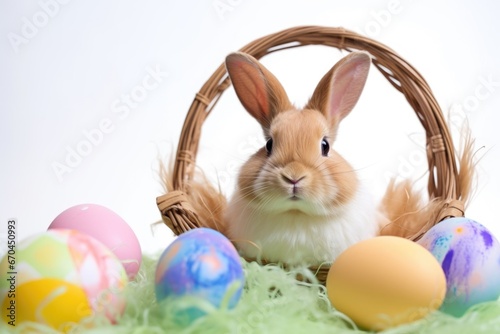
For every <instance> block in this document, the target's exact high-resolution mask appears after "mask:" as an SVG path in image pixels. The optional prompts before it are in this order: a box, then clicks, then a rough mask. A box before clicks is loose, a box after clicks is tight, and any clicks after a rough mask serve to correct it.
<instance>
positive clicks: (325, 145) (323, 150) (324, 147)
mask: <svg viewBox="0 0 500 334" xmlns="http://www.w3.org/2000/svg"><path fill="white" fill-rule="evenodd" d="M329 151H330V144H328V141H327V140H326V138H323V140H322V141H321V154H323V156H324V157H327V156H328V152H329Z"/></svg>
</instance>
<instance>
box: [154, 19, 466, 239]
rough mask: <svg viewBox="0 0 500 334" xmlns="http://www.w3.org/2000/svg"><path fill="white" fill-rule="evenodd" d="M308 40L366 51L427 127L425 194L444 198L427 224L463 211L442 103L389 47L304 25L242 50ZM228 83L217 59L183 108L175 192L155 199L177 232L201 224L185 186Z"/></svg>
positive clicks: (257, 51)
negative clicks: (206, 125)
mask: <svg viewBox="0 0 500 334" xmlns="http://www.w3.org/2000/svg"><path fill="white" fill-rule="evenodd" d="M306 45H326V46H331V47H335V48H338V49H339V50H346V51H354V50H364V51H367V52H369V53H370V54H371V56H372V63H373V65H374V66H375V67H376V68H377V69H378V70H379V71H380V72H381V73H382V74H383V75H384V77H385V78H386V79H387V80H388V81H389V82H390V83H391V84H392V86H394V87H395V88H396V89H397V90H398V91H400V92H401V93H402V94H403V95H404V96H405V98H406V100H407V101H408V103H409V104H410V105H411V107H412V108H413V110H414V111H415V113H416V114H417V118H418V119H419V121H420V123H421V124H422V126H423V127H424V129H425V132H426V143H427V144H426V148H427V159H428V168H429V180H428V185H427V190H428V193H429V198H430V199H434V198H440V199H444V200H445V204H444V206H443V207H442V209H441V211H440V212H439V213H438V214H437V218H436V221H435V222H430V224H431V225H430V226H433V225H434V224H437V223H438V222H440V221H441V220H443V219H445V218H447V217H455V216H463V214H464V205H463V203H462V201H461V200H460V199H461V197H462V194H461V189H460V186H459V183H458V182H457V180H458V168H457V164H456V157H455V151H454V146H453V142H452V138H451V135H450V133H449V131H448V127H447V125H446V121H445V119H444V116H443V113H442V111H441V108H440V107H439V104H438V103H437V101H436V99H435V97H434V96H433V94H432V91H431V89H430V88H429V85H428V84H427V82H426V81H425V80H424V78H423V77H422V76H421V75H420V73H418V71H417V70H416V69H415V68H414V67H413V66H411V65H410V64H409V63H407V62H406V61H405V60H404V59H403V58H401V57H400V56H399V55H398V54H397V53H396V52H394V51H393V50H392V49H390V48H388V47H387V46H385V45H383V44H381V43H379V42H377V41H375V40H373V39H371V38H368V37H365V36H362V35H359V34H357V33H355V32H352V31H349V30H346V29H343V28H330V27H321V26H303V27H294V28H290V29H286V30H283V31H280V32H277V33H274V34H270V35H267V36H264V37H261V38H259V39H257V40H255V41H253V42H251V43H249V44H247V45H246V46H244V47H243V48H241V49H240V51H242V52H245V53H248V54H250V55H252V56H253V57H255V58H257V59H260V58H262V57H263V56H265V55H267V54H269V53H272V52H276V51H281V50H286V49H289V48H295V47H301V46H306ZM230 85H231V83H230V81H229V77H228V75H227V73H226V68H225V65H224V64H221V65H220V66H219V67H218V68H217V70H216V71H215V72H214V73H213V74H212V76H211V77H210V78H209V79H208V80H207V81H206V82H205V84H204V85H203V86H202V88H201V89H200V91H199V92H198V93H197V94H196V96H195V98H194V100H193V102H192V104H191V107H190V108H189V111H188V113H187V116H186V119H185V122H184V126H183V128H182V132H181V136H180V140H179V144H178V147H177V154H176V160H175V164H174V171H173V188H174V190H175V191H173V192H170V193H168V194H166V195H163V196H160V197H158V198H157V205H158V208H159V210H160V212H161V213H162V217H163V218H164V219H163V220H164V221H165V222H166V224H167V225H168V226H169V227H170V229H172V231H173V232H174V233H175V234H176V235H179V234H181V233H183V232H186V231H188V230H190V229H192V228H195V227H197V226H200V224H199V222H198V218H197V216H196V213H195V212H194V211H193V209H192V208H191V206H190V205H189V203H188V200H187V197H186V191H189V190H188V189H186V186H185V185H186V181H187V180H190V179H192V177H193V174H194V167H195V161H196V155H197V151H198V144H199V140H200V134H201V127H202V125H203V122H204V121H205V119H206V117H207V116H208V115H209V114H210V112H211V111H212V109H213V108H214V106H215V105H216V104H217V102H218V100H219V98H220V97H221V95H222V93H223V92H224V91H225V90H226V89H227V88H228V87H229V86H230ZM424 228H425V227H424ZM424 228H423V229H424ZM423 232H425V231H423V230H421V231H417V233H415V235H414V237H413V238H412V239H417V238H419V236H421V235H422V234H423Z"/></svg>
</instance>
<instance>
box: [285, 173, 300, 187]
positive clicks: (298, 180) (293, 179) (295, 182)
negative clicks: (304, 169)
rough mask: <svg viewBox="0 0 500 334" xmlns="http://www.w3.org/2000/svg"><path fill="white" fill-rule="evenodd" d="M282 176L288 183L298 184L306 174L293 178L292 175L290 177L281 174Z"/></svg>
mask: <svg viewBox="0 0 500 334" xmlns="http://www.w3.org/2000/svg"><path fill="white" fill-rule="evenodd" d="M281 178H282V179H283V181H285V182H286V183H290V184H291V185H296V184H297V183H299V182H300V181H301V180H303V179H304V178H305V176H302V177H299V178H291V177H288V176H286V175H283V174H281Z"/></svg>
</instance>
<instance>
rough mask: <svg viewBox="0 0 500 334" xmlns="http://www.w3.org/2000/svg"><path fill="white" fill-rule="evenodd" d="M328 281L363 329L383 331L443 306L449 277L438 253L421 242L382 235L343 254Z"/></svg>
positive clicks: (336, 302) (334, 299)
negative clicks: (446, 275)
mask: <svg viewBox="0 0 500 334" xmlns="http://www.w3.org/2000/svg"><path fill="white" fill-rule="evenodd" d="M326 286H327V292H328V298H329V299H330V301H331V303H332V305H333V306H334V307H335V309H337V310H338V311H340V312H342V313H344V314H345V315H347V316H348V317H350V318H351V319H352V320H353V321H354V322H355V323H356V324H357V325H358V326H359V327H361V328H363V329H368V330H383V329H386V328H390V327H394V326H397V325H400V324H404V323H409V322H412V321H415V320H417V319H421V318H423V317H425V316H426V315H427V314H428V313H430V312H432V311H434V310H436V309H438V308H439V307H440V306H441V304H442V303H443V300H444V296H445V293H446V278H445V275H444V272H443V270H442V268H441V266H440V264H439V263H438V262H437V260H436V259H435V258H434V256H433V255H432V254H431V253H430V252H429V251H427V250H426V249H425V248H423V247H422V246H420V245H419V244H417V243H415V242H412V241H410V240H407V239H404V238H400V237H393V236H381V237H375V238H372V239H368V240H365V241H362V242H359V243H357V244H355V245H353V246H351V247H350V248H348V249H347V250H345V251H344V252H343V253H342V254H340V256H339V257H338V258H337V259H336V261H335V262H334V263H333V265H332V267H331V268H330V271H329V272H328V277H327V284H326Z"/></svg>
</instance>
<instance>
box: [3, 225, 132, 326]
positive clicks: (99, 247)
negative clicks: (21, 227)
mask: <svg viewBox="0 0 500 334" xmlns="http://www.w3.org/2000/svg"><path fill="white" fill-rule="evenodd" d="M10 260H11V259H9V257H8V255H7V254H6V255H5V256H4V257H3V259H2V260H1V262H0V273H1V278H0V305H6V304H9V305H10V304H11V303H16V305H17V306H18V308H17V311H16V312H17V314H16V317H17V320H18V321H19V320H29V321H35V322H40V323H44V324H46V325H52V326H59V325H61V324H62V323H66V322H73V321H79V320H80V319H81V318H83V317H85V316H88V315H89V310H91V311H92V312H91V313H92V314H95V315H102V316H106V317H107V318H108V319H109V320H111V321H115V319H116V317H117V316H119V315H120V314H121V313H122V312H123V310H124V307H125V299H124V296H123V295H122V293H121V292H122V291H123V289H124V288H125V286H126V284H127V282H128V279H127V275H126V272H125V269H124V268H123V266H122V264H121V262H120V260H118V259H117V258H116V256H115V255H114V254H113V253H112V252H111V251H110V250H108V249H107V248H106V247H105V246H104V245H103V244H102V243H100V242H99V241H97V240H96V239H94V238H93V237H91V236H88V235H86V234H83V233H81V232H78V231H75V230H64V229H54V230H49V231H47V232H44V233H41V234H37V235H34V236H32V237H30V238H27V239H24V240H22V241H20V242H19V243H18V244H17V247H16V253H15V262H12V261H10ZM12 292H13V293H12ZM24 298H26V299H24ZM69 300H71V301H69ZM28 301H29V302H28ZM63 304H65V305H66V306H65V308H67V309H64V310H62V308H63V307H62V305H63ZM75 305H76V306H75ZM74 306H75V307H77V309H70V308H72V307H74ZM4 320H6V319H5V318H4Z"/></svg>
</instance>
